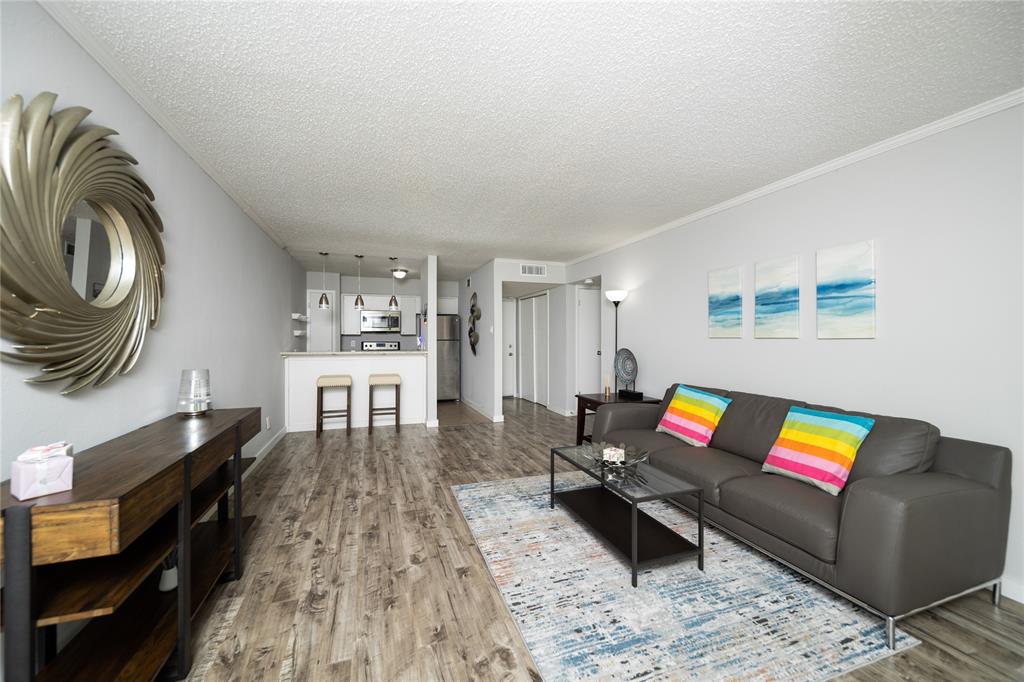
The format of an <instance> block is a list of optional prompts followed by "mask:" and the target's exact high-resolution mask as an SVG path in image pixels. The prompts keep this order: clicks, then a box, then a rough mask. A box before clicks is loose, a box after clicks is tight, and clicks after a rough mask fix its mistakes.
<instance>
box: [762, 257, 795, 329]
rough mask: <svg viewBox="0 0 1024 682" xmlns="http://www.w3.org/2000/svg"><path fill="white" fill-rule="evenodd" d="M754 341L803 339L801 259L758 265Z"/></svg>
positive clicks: (770, 261)
mask: <svg viewBox="0 0 1024 682" xmlns="http://www.w3.org/2000/svg"><path fill="white" fill-rule="evenodd" d="M754 338H758V339H798V338H800V260H799V259H798V258H797V257H796V256H790V257H786V258H776V259H774V260H769V261H765V262H763V263H758V264H757V265H755V266H754Z"/></svg>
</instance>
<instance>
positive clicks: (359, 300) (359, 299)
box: [356, 294, 366, 310]
mask: <svg viewBox="0 0 1024 682" xmlns="http://www.w3.org/2000/svg"><path fill="white" fill-rule="evenodd" d="M365 305H366V304H365V303H363V295H362V294H356V310H362V309H363V306H365Z"/></svg>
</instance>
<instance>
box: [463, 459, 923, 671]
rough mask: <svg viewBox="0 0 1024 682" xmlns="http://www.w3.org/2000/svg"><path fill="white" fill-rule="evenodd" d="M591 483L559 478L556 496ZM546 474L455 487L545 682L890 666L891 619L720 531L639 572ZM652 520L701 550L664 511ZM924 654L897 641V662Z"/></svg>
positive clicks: (683, 521) (662, 506) (687, 523)
mask: <svg viewBox="0 0 1024 682" xmlns="http://www.w3.org/2000/svg"><path fill="white" fill-rule="evenodd" d="M589 481H591V479H589V478H586V476H585V475H584V474H575V473H574V474H562V475H560V476H559V477H558V478H557V479H556V488H572V487H578V486H580V485H581V484H584V485H585V484H586V483H587V482H589ZM548 485H549V479H548V477H547V476H537V477H532V478H519V479H512V480H507V481H493V482H489V483H473V484H468V485H459V486H454V487H453V488H452V489H453V491H454V492H455V498H456V499H457V500H458V503H459V506H460V507H461V509H462V513H463V515H464V516H465V518H466V521H467V522H468V523H469V528H470V530H471V531H472V532H473V536H474V537H475V538H476V541H477V544H478V546H479V547H480V551H481V552H482V553H483V555H484V558H485V559H486V561H487V566H488V568H489V569H490V572H491V575H492V576H493V577H494V580H495V582H496V583H497V585H498V588H499V589H500V590H501V594H502V596H503V597H504V599H505V603H506V604H507V605H508V608H509V611H510V612H511V613H512V616H513V617H514V618H515V619H516V622H517V623H518V625H519V630H520V632H521V633H522V635H523V639H524V640H525V641H526V645H527V646H528V647H529V649H530V653H531V654H532V655H533V658H534V661H535V662H536V664H537V667H538V669H539V671H540V673H541V675H542V676H543V677H544V679H545V680H548V681H549V682H551V681H553V680H584V679H593V678H601V679H629V680H659V679H701V680H754V679H758V680H801V681H803V680H824V679H828V678H830V677H834V676H836V675H839V674H842V673H845V672H849V671H851V670H853V669H855V668H859V667H861V666H863V665H867V664H869V663H872V662H874V661H878V660H881V659H883V658H885V657H887V656H889V655H891V654H892V653H893V652H891V651H890V650H889V649H887V648H886V646H885V636H884V628H883V623H882V621H881V619H879V618H877V617H875V616H873V615H871V614H869V613H867V612H866V611H863V610H861V609H859V608H857V607H856V606H853V605H852V604H850V603H849V602H847V601H845V600H843V599H841V598H840V597H837V596H835V595H833V594H832V593H831V592H829V591H828V590H825V589H824V588H822V587H819V586H818V585H816V584H815V583H813V582H812V581H810V580H807V579H806V578H804V577H803V576H801V575H799V574H797V573H795V572H793V571H790V570H789V569H787V568H785V567H783V566H782V565H781V564H778V563H776V562H775V561H772V560H771V559H768V558H767V557H765V556H763V555H761V554H759V553H758V552H756V551H755V550H752V549H750V548H748V547H747V546H746V545H744V544H743V543H741V542H738V541H736V540H734V539H732V538H730V537H729V536H727V535H725V534H724V533H722V532H720V531H718V530H717V529H715V528H709V527H706V528H705V536H704V540H705V552H706V553H705V561H704V569H705V571H704V573H701V572H700V571H698V570H697V564H696V560H695V559H684V560H682V561H680V562H678V563H673V564H665V565H661V566H655V567H652V568H649V569H646V570H642V571H641V573H640V578H639V581H640V583H639V587H638V588H633V587H631V586H630V579H629V564H628V563H627V562H626V561H625V560H624V559H622V558H620V555H618V554H617V553H615V552H614V550H611V549H609V548H607V547H606V546H605V545H604V544H602V543H601V542H600V541H598V540H596V539H595V538H594V536H592V535H591V534H590V531H589V530H588V529H587V528H586V527H585V526H584V525H582V523H581V522H579V521H577V520H576V519H575V518H573V517H572V516H571V515H570V514H569V512H568V511H566V510H565V509H564V508H563V507H560V506H559V505H558V504H557V503H556V505H555V509H554V510H551V509H549V508H548ZM643 508H644V510H645V511H647V512H648V513H649V514H651V515H652V516H654V517H655V518H657V519H659V520H660V521H662V522H663V523H665V524H666V525H668V526H669V527H671V528H673V529H674V530H676V531H678V532H680V533H681V534H682V535H683V536H685V537H687V538H690V539H691V540H694V541H696V531H697V523H696V520H695V519H694V518H693V516H691V515H690V514H687V513H685V512H683V511H681V510H679V509H677V508H676V507H673V506H672V505H669V504H667V503H661V502H657V503H648V504H645V505H643ZM916 644H919V642H918V641H917V640H916V639H914V638H913V637H911V636H909V635H906V634H904V633H901V634H900V636H899V639H898V641H897V647H898V649H899V650H903V649H906V648H909V647H911V646H914V645H916Z"/></svg>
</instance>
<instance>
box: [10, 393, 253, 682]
mask: <svg viewBox="0 0 1024 682" xmlns="http://www.w3.org/2000/svg"><path fill="white" fill-rule="evenodd" d="M260 424H261V418H260V409H259V408H241V409H230V410H212V411H210V412H209V413H207V414H206V415H205V416H203V417H199V418H193V419H185V418H182V417H178V416H177V415H174V416H171V417H168V418H166V419H162V420H160V421H158V422H155V423H153V424H150V425H148V426H145V427H143V428H141V429H138V430H136V431H133V432H131V433H129V434H126V435H124V436H121V437H119V438H115V439H114V440H112V441H108V442H107V443H103V444H101V445H98V446H96V447H94V448H90V449H88V450H85V451H84V452H82V453H80V454H78V455H76V456H75V478H74V488H73V489H72V490H70V491H67V492H64V493H57V494H55V495H48V496H45V497H40V498H36V499H32V500H26V501H24V502H20V501H18V500H15V499H14V498H13V497H11V495H10V484H9V481H5V482H4V483H3V484H2V486H0V500H2V502H3V521H2V523H0V531H2V532H3V533H4V537H3V542H2V543H0V544H2V546H3V555H2V557H3V568H4V585H5V589H4V590H3V592H2V596H3V620H2V622H3V626H4V660H5V663H4V673H5V679H7V680H9V682H21V681H22V680H33V679H36V680H99V679H103V680H152V679H154V678H155V677H156V676H157V675H160V677H161V678H171V679H182V678H184V677H185V676H187V674H188V670H189V668H190V666H191V621H192V619H193V618H195V616H196V614H197V613H198V612H199V609H200V608H201V607H202V605H203V603H204V602H205V600H206V599H207V597H208V596H209V595H210V594H211V593H212V592H213V589H214V587H215V586H216V584H217V583H218V581H224V580H234V579H237V578H239V577H241V574H242V561H241V547H242V545H241V540H242V535H243V534H244V533H245V531H246V530H248V528H249V527H250V526H251V525H252V524H253V522H254V521H255V517H252V516H246V517H243V516H242V507H241V478H242V474H243V473H244V472H245V471H246V470H247V469H248V468H249V467H251V466H252V465H253V463H254V462H255V459H254V458H251V457H247V458H243V457H242V456H241V447H242V445H244V444H245V443H246V442H248V441H249V440H251V439H252V438H253V437H254V436H255V435H257V434H258V433H259V430H260ZM232 493H233V494H232ZM229 500H230V502H231V503H232V504H231V505H230V506H231V507H233V509H230V510H229ZM214 509H216V513H215V515H214V516H213V520H209V521H204V520H203V519H204V518H206V517H207V516H208V514H209V512H211V511H213V510H214ZM175 549H176V550H177V553H178V557H179V559H180V560H181V562H183V563H184V565H186V566H189V569H188V570H181V569H180V566H179V571H178V573H179V586H178V588H177V589H176V590H173V591H170V592H160V591H159V590H158V589H157V584H158V577H159V576H158V574H159V570H160V566H161V563H162V561H163V560H164V558H165V557H167V556H168V554H170V553H171V552H172V551H173V550H175ZM88 618H91V619H92V620H91V621H90V622H89V623H88V624H87V625H86V626H85V627H84V628H83V629H82V630H81V631H80V632H79V633H78V634H77V635H76V636H75V637H74V638H73V639H72V640H71V641H70V642H69V643H68V644H67V645H66V646H65V647H64V648H63V649H61V650H60V652H56V651H55V636H54V635H55V630H54V627H55V626H56V625H57V624H59V623H69V622H72V621H79V620H84V619H88Z"/></svg>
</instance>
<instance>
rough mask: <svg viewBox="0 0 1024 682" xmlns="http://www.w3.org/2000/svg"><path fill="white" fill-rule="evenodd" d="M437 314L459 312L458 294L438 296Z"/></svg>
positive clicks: (455, 313)
mask: <svg viewBox="0 0 1024 682" xmlns="http://www.w3.org/2000/svg"><path fill="white" fill-rule="evenodd" d="M437 314H438V315H458V314H459V297H458V296H439V297H438V298H437Z"/></svg>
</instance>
